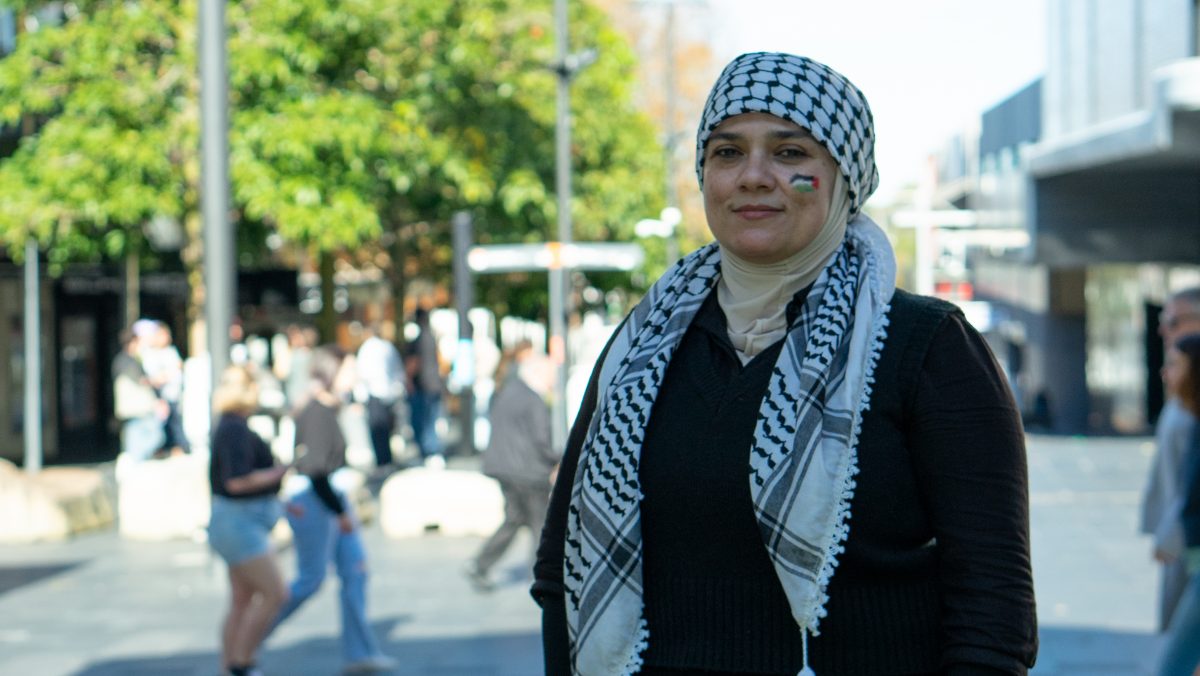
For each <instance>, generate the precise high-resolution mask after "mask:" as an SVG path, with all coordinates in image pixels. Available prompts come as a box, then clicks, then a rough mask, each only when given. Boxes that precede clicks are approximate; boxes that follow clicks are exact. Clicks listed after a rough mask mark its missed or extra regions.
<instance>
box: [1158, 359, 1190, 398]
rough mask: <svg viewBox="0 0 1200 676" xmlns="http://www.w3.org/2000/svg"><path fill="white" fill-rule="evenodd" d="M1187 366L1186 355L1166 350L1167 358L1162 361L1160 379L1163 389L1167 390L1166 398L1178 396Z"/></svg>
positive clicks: (1181, 389) (1185, 376)
mask: <svg viewBox="0 0 1200 676" xmlns="http://www.w3.org/2000/svg"><path fill="white" fill-rule="evenodd" d="M1189 366H1190V364H1189V362H1188V357H1187V355H1186V354H1184V353H1182V352H1180V351H1179V350H1177V349H1175V348H1171V349H1169V350H1167V356H1166V358H1165V359H1164V361H1163V368H1162V378H1163V387H1164V388H1165V389H1166V390H1167V395H1168V396H1171V397H1179V396H1180V393H1181V392H1182V391H1183V384H1184V380H1185V379H1186V378H1187V373H1188V367H1189Z"/></svg>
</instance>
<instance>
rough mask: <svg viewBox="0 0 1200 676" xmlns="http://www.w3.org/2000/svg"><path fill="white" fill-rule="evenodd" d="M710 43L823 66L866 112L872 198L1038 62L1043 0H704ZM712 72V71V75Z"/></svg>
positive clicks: (723, 54)
mask: <svg viewBox="0 0 1200 676" xmlns="http://www.w3.org/2000/svg"><path fill="white" fill-rule="evenodd" d="M707 2H708V4H709V8H710V9H711V12H712V21H713V24H712V25H713V28H712V30H713V38H714V45H713V47H714V51H715V53H716V56H717V60H718V61H719V62H720V64H721V65H724V64H725V63H726V62H728V61H729V60H730V59H732V58H733V57H734V56H736V55H737V54H740V53H742V52H750V51H784V52H791V53H793V54H800V55H803V56H808V57H811V58H813V59H816V60H818V61H821V62H823V63H826V64H828V65H829V66H832V67H833V68H834V69H836V70H838V71H839V72H841V73H842V74H843V75H845V76H846V77H848V78H849V79H850V80H851V81H852V82H854V83H855V84H856V85H858V88H859V89H861V90H862V91H863V93H864V94H866V96H867V101H868V102H870V104H871V109H872V111H873V112H874V114H875V133H876V138H877V142H876V151H875V152H876V162H877V163H878V165H879V171H880V188H879V191H878V192H877V193H876V196H877V199H880V200H882V201H886V200H887V199H888V198H889V196H890V195H892V194H894V192H895V191H896V190H897V189H898V188H899V187H900V186H901V185H903V184H904V183H906V182H910V181H915V180H916V179H917V177H918V176H919V175H920V172H921V171H922V169H923V165H924V158H925V157H926V156H927V155H928V154H929V153H931V152H933V151H935V150H937V149H939V148H940V147H941V145H942V144H943V143H944V141H945V140H946V139H947V138H949V137H950V136H952V135H953V134H955V133H956V132H957V131H959V130H961V129H963V128H964V127H965V126H966V125H968V124H969V123H970V122H971V120H973V119H974V120H978V118H979V117H980V115H981V113H983V111H984V110H986V109H988V108H990V107H991V106H993V105H994V104H996V103H999V102H1000V101H1002V100H1004V99H1005V98H1007V97H1008V96H1009V95H1010V94H1012V93H1014V92H1015V91H1016V90H1018V89H1020V88H1021V87H1023V86H1025V85H1026V84H1028V83H1030V82H1031V81H1033V80H1034V79H1036V78H1037V77H1038V76H1040V75H1041V74H1042V73H1043V72H1044V71H1045V63H1046V46H1045V42H1046V29H1045V23H1046V3H1045V0H1009V2H975V1H973V0H908V1H907V2H896V1H895V0H824V1H823V2H816V1H814V0H707ZM714 76H715V75H714Z"/></svg>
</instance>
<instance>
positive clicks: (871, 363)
mask: <svg viewBox="0 0 1200 676" xmlns="http://www.w3.org/2000/svg"><path fill="white" fill-rule="evenodd" d="M864 249H865V252H866V256H865V257H866V258H868V259H870V260H869V261H867V263H868V265H867V270H868V274H867V280H866V281H867V284H868V285H869V286H870V288H869V289H865V291H866V292H867V293H870V294H872V295H873V296H874V297H875V298H877V299H878V298H880V297H881V296H882V294H883V287H884V284H883V282H882V280H880V279H879V278H878V274H879V272H878V271H879V269H880V267H879V264H878V263H879V262H878V259H877V257H876V255H875V251H874V250H873V248H872V247H870V246H867V247H864ZM888 295H889V301H888V302H884V303H881V304H880V307H879V311H878V314H877V316H876V317H874V318H873V319H874V320H875V326H874V327H872V331H871V342H870V345H869V346H868V348H867V360H866V364H865V365H864V370H863V387H862V394H861V395H860V397H859V401H858V415H856V416H855V417H854V424H853V426H852V428H851V430H850V440H849V452H848V453H847V454H846V464H847V467H846V470H845V472H844V473H843V474H842V483H841V486H840V487H839V488H838V491H837V493H838V497H837V507H836V513H835V515H834V519H833V524H834V526H833V537H832V538H831V539H830V542H829V544H828V546H827V549H826V552H825V561H824V562H823V563H822V564H821V569H820V572H819V573H818V574H817V590H818V596H817V607H816V609H815V612H814V613H813V618H812V621H811V622H810V623H809V626H807V627H801V629H800V631H801V633H804V634H807V632H809V631H811V632H812V635H813V636H814V637H815V636H820V635H821V632H820V621H821V620H822V619H823V618H824V617H825V616H826V615H828V614H829V611H828V610H826V608H825V606H826V605H827V604H828V603H829V592H828V590H829V580H830V579H831V578H832V577H833V573H834V571H835V570H836V569H837V566H838V562H839V560H838V556H839V555H841V554H844V553H845V552H846V544H845V543H846V540H847V539H849V537H850V503H851V501H852V500H853V499H854V489H855V488H857V487H858V482H857V481H856V480H855V478H854V477H855V476H857V475H858V439H859V436H860V435H861V433H862V419H863V415H864V414H865V413H866V412H867V411H868V410H869V409H870V408H871V394H872V392H873V391H874V385H875V366H876V364H878V363H879V355H880V354H881V353H882V352H883V345H884V342H885V341H886V340H887V329H888V325H889V324H890V323H891V321H890V320H889V319H888V312H889V311H890V310H891V302H890V295H891V294H890V293H889V294H888ZM806 638H807V636H806ZM806 643H807V641H806ZM805 647H806V650H805V652H806V653H807V645H806V646H805ZM804 668H805V669H809V666H808V656H807V654H806V655H805V658H804ZM801 673H802V674H803V673H804V672H803V671H802V672H801ZM809 673H811V669H809Z"/></svg>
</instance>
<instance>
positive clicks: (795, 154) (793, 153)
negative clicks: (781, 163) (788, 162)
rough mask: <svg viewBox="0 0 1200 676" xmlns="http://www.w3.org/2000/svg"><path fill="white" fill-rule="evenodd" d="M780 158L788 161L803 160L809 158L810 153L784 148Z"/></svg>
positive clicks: (780, 152) (798, 149)
mask: <svg viewBox="0 0 1200 676" xmlns="http://www.w3.org/2000/svg"><path fill="white" fill-rule="evenodd" d="M779 156H780V157H784V158H788V159H801V158H804V157H808V153H806V152H804V150H803V149H802V148H782V149H780V151H779Z"/></svg>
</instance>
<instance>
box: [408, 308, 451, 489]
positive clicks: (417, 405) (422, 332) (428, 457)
mask: <svg viewBox="0 0 1200 676" xmlns="http://www.w3.org/2000/svg"><path fill="white" fill-rule="evenodd" d="M413 321H414V322H415V323H416V325H417V338H416V340H414V341H412V343H410V344H409V346H408V351H407V354H406V355H405V371H406V373H407V374H408V383H409V388H408V405H409V411H410V416H409V423H410V424H411V425H412V430H413V437H414V439H415V441H416V443H417V448H418V449H419V450H420V453H421V459H422V460H423V461H424V462H425V466H426V467H433V468H436V469H440V468H442V467H445V466H446V458H445V456H444V455H443V454H442V440H441V438H440V437H438V431H437V423H438V419H439V418H441V416H442V391H443V390H444V389H445V388H446V383H445V381H444V380H443V379H442V370H441V369H442V363H441V357H440V355H439V353H438V346H437V338H436V337H435V336H434V335H433V327H432V326H430V324H429V311H428V310H426V309H425V308H417V312H416V314H415V316H414V318H413Z"/></svg>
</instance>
